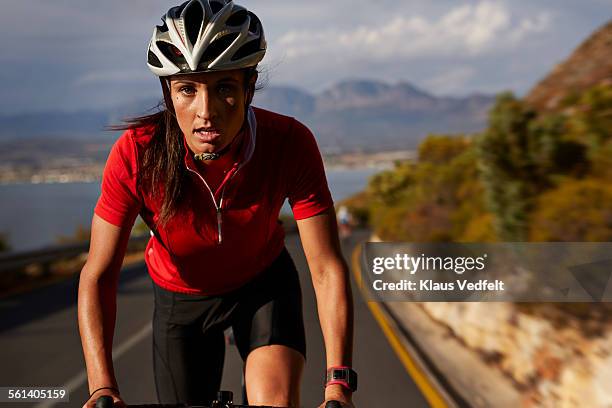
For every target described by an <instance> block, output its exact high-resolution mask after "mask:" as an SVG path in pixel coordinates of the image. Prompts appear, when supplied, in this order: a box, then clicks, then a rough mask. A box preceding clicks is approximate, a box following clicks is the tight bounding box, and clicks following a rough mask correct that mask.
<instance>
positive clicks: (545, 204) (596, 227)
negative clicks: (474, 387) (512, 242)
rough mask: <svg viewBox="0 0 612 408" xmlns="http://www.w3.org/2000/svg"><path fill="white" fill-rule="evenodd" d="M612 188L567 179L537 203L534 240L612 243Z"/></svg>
mask: <svg viewBox="0 0 612 408" xmlns="http://www.w3.org/2000/svg"><path fill="white" fill-rule="evenodd" d="M610 203H612V186H610V184H609V182H606V181H603V180H597V179H584V180H571V179H570V180H566V181H565V182H563V183H561V184H560V186H559V187H558V188H556V189H553V190H550V191H548V192H546V193H544V194H542V195H541V196H540V197H539V198H538V200H537V207H536V210H535V211H534V214H533V217H532V223H531V228H530V229H531V231H530V238H531V239H532V240H533V241H610V240H612V205H610Z"/></svg>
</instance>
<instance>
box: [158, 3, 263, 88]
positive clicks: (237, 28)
mask: <svg viewBox="0 0 612 408" xmlns="http://www.w3.org/2000/svg"><path fill="white" fill-rule="evenodd" d="M162 21H163V24H162V25H161V26H156V27H155V29H154V30H153V37H152V38H151V41H150V42H149V47H148V56H147V65H148V66H149V69H150V70H151V71H152V72H153V73H154V74H155V75H157V76H160V77H164V76H169V75H175V74H187V73H193V72H209V71H223V70H230V69H240V68H248V67H254V66H255V65H257V64H258V63H259V61H261V60H262V58H263V57H264V54H265V53H266V39H265V37H264V32H263V27H262V26H261V22H260V21H259V19H258V18H257V16H256V15H255V14H253V13H252V12H250V11H248V10H247V9H246V8H244V7H242V6H239V5H237V4H234V2H233V1H232V0H189V1H186V2H185V3H183V4H181V5H180V6H176V7H172V8H171V9H170V10H168V12H167V13H166V15H165V16H163V17H162Z"/></svg>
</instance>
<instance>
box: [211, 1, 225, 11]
mask: <svg viewBox="0 0 612 408" xmlns="http://www.w3.org/2000/svg"><path fill="white" fill-rule="evenodd" d="M223 6H224V4H223V3H221V2H218V1H211V2H210V9H211V10H212V12H213V14H217V13H218V12H219V11H221V9H222V8H223Z"/></svg>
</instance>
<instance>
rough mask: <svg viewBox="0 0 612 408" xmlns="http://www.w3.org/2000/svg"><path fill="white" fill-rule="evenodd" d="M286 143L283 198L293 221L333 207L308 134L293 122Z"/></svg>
mask: <svg viewBox="0 0 612 408" xmlns="http://www.w3.org/2000/svg"><path fill="white" fill-rule="evenodd" d="M290 133H291V134H290V139H289V141H288V147H287V154H286V161H285V163H287V173H286V175H287V183H288V184H287V185H288V187H287V198H288V199H289V204H290V205H291V209H292V210H293V216H294V218H295V219H296V220H301V219H305V218H309V217H313V216H315V215H317V214H320V213H321V212H323V211H325V210H327V209H328V208H330V207H333V205H334V202H333V200H332V197H331V194H330V192H329V188H328V186H327V179H326V178H325V169H324V168H323V160H322V159H321V153H320V151H319V148H318V147H317V142H316V140H315V137H314V135H313V134H312V132H311V131H310V130H309V129H308V128H307V127H306V126H304V125H303V124H302V123H300V122H298V121H294V124H293V128H292V132H290Z"/></svg>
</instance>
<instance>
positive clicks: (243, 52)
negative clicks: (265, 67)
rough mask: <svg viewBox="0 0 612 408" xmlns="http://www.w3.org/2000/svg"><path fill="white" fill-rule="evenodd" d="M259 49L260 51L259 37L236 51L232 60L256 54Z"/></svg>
mask: <svg viewBox="0 0 612 408" xmlns="http://www.w3.org/2000/svg"><path fill="white" fill-rule="evenodd" d="M257 51H260V49H259V39H257V40H253V41H249V42H248V43H246V44H244V45H243V46H242V47H240V48H239V49H238V51H236V53H235V54H234V55H233V56H232V61H238V60H239V59H241V58H244V57H247V56H249V55H252V54H255V53H256V52H257Z"/></svg>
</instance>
